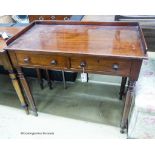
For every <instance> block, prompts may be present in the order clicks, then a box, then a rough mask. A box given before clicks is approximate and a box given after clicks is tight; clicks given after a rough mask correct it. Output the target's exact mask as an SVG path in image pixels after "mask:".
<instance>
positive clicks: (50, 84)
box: [46, 69, 52, 89]
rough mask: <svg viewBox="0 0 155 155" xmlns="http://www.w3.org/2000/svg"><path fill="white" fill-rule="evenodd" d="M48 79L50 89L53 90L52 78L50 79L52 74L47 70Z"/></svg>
mask: <svg viewBox="0 0 155 155" xmlns="http://www.w3.org/2000/svg"><path fill="white" fill-rule="evenodd" d="M46 78H47V82H48V86H49V88H50V89H52V82H51V77H50V74H49V70H47V69H46Z"/></svg>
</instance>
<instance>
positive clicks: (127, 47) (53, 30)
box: [6, 21, 146, 58]
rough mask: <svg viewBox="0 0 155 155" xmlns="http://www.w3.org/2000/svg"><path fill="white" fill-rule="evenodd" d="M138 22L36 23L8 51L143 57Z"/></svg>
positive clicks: (11, 43)
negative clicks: (136, 23)
mask: <svg viewBox="0 0 155 155" xmlns="http://www.w3.org/2000/svg"><path fill="white" fill-rule="evenodd" d="M142 39H143V38H141V32H140V31H139V27H138V25H135V24H128V23H125V24H120V23H117V22H112V23H107V22H71V21H69V22H68V21H63V22H62V21H61V22H60V21H55V22H46V21H45V22H37V21H36V22H34V23H33V24H31V26H29V28H27V29H26V30H25V31H23V32H22V33H21V34H19V35H18V36H17V37H15V38H14V39H12V40H11V42H10V43H9V45H8V46H7V48H6V49H7V50H16V51H21V50H26V51H33V52H35V51H37V52H38V51H39V52H53V53H65V54H86V55H97V56H116V57H117V56H118V57H131V58H144V57H145V55H146V53H145V51H144V50H145V49H144V47H145V46H144V45H143V44H144V43H143V40H142Z"/></svg>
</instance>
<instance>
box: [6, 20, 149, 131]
mask: <svg viewBox="0 0 155 155" xmlns="http://www.w3.org/2000/svg"><path fill="white" fill-rule="evenodd" d="M7 45H8V46H7V47H6V48H5V50H7V51H8V53H9V56H10V58H11V62H12V64H13V66H14V67H15V68H16V70H17V72H18V75H19V78H20V81H21V84H22V86H23V88H24V91H25V94H26V96H27V98H28V99H29V102H30V104H31V105H32V107H33V111H34V113H36V114H37V110H36V108H35V102H34V100H33V96H32V94H31V92H30V90H29V87H28V84H27V82H26V80H25V77H24V74H23V72H22V67H30V68H31V67H32V68H43V69H52V70H54V69H56V70H64V71H67V70H68V71H77V72H86V73H89V72H91V73H97V74H107V75H113V76H122V77H128V78H129V82H128V89H127V94H126V99H125V103H124V110H123V115H122V120H121V125H120V126H121V132H124V130H125V129H127V125H128V115H129V111H130V106H131V101H132V96H133V92H134V86H135V83H136V81H137V80H138V76H139V72H140V68H141V64H142V61H143V59H146V58H147V55H146V51H147V47H146V43H145V39H144V36H143V33H142V31H141V28H140V26H139V24H138V23H136V22H75V21H34V22H33V23H31V24H30V25H29V26H27V27H26V28H25V29H23V30H22V31H20V32H19V33H18V34H17V35H15V36H14V37H12V38H11V39H9V40H8V41H7Z"/></svg>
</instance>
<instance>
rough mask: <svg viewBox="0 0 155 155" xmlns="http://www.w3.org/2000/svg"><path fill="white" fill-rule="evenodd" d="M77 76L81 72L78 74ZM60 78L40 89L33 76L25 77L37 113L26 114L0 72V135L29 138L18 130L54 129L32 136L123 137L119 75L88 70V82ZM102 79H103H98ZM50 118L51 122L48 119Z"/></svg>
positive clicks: (9, 84)
mask: <svg viewBox="0 0 155 155" xmlns="http://www.w3.org/2000/svg"><path fill="white" fill-rule="evenodd" d="M79 77H80V76H79ZM79 77H78V78H77V80H76V82H74V83H71V82H67V89H66V90H64V89H63V84H62V83H61V82H55V83H54V88H53V89H52V90H49V88H48V87H47V85H46V83H45V88H44V89H43V90H41V89H40V87H39V84H38V81H37V80H36V79H30V78H28V82H29V84H30V86H31V90H32V92H33V94H34V98H35V101H36V103H37V108H38V111H39V116H38V117H34V116H32V115H29V116H26V114H25V113H24V111H23V110H22V109H20V103H19V101H18V98H17V96H16V93H15V91H14V89H13V87H12V85H11V83H10V79H9V77H8V76H6V75H1V76H0V86H1V88H4V89H1V90H0V99H1V100H0V133H3V134H0V138H28V137H29V138H30V136H31V137H32V135H28V134H26V135H23V134H22V135H21V134H20V132H34V133H36V132H40V131H42V132H47V131H49V132H54V135H53V134H51V135H50V136H49V135H48V136H47V135H40V134H39V135H38V134H36V135H33V138H45V137H48V138H62V137H65V138H99V137H100V138H126V134H124V135H122V134H120V132H119V130H120V128H119V124H120V120H121V115H122V108H123V102H122V101H120V100H119V99H118V97H119V88H120V80H121V78H119V77H111V76H103V75H95V74H89V79H90V81H89V82H88V83H82V82H80V78H79ZM101 81H104V82H101ZM49 122H50V123H49Z"/></svg>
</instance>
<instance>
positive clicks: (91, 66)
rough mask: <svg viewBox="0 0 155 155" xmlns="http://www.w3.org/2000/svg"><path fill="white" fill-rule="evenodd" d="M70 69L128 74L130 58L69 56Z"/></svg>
mask: <svg viewBox="0 0 155 155" xmlns="http://www.w3.org/2000/svg"><path fill="white" fill-rule="evenodd" d="M70 61H71V62H70V65H71V68H72V69H78V70H80V69H81V71H82V68H83V67H84V69H85V70H86V71H87V70H88V71H94V72H104V73H108V74H117V75H129V73H130V68H131V61H130V60H122V59H112V58H98V57H72V58H70Z"/></svg>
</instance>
